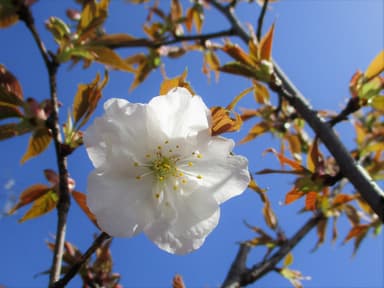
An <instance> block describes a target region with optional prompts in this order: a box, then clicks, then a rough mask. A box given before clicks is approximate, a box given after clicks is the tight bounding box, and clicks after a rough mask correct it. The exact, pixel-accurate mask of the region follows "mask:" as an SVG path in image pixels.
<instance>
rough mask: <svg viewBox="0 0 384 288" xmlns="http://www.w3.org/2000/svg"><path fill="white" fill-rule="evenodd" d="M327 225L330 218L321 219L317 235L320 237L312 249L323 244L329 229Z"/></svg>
mask: <svg viewBox="0 0 384 288" xmlns="http://www.w3.org/2000/svg"><path fill="white" fill-rule="evenodd" d="M327 225H328V219H327V218H325V219H322V220H320V221H319V223H318V224H317V237H318V239H317V242H316V245H315V247H314V248H313V249H312V251H315V250H316V249H317V248H319V247H320V245H321V244H323V243H324V240H325V233H326V231H327Z"/></svg>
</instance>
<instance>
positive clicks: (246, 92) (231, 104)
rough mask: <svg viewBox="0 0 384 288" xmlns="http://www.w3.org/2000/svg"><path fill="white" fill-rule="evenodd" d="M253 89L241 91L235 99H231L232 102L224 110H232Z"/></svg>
mask: <svg viewBox="0 0 384 288" xmlns="http://www.w3.org/2000/svg"><path fill="white" fill-rule="evenodd" d="M253 89H254V87H253V86H252V87H249V88H247V89H245V90H243V91H241V93H240V94H239V95H237V96H236V97H235V98H233V100H232V101H231V103H230V104H229V105H228V106H227V107H226V109H228V110H233V109H234V108H235V106H236V105H237V103H238V102H239V101H240V100H241V99H242V98H243V97H244V96H245V95H247V94H248V93H250V92H251V91H253Z"/></svg>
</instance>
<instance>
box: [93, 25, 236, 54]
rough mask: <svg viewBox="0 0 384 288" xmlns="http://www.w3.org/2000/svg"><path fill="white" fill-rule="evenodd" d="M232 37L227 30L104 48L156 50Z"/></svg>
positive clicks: (110, 45) (133, 41) (234, 33)
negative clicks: (148, 48)
mask: <svg viewBox="0 0 384 288" xmlns="http://www.w3.org/2000/svg"><path fill="white" fill-rule="evenodd" d="M234 35H236V32H235V31H234V30H233V29H227V30H223V31H219V32H214V33H207V34H198V35H186V36H174V38H173V39H170V40H164V41H153V40H150V39H147V38H137V39H134V40H128V41H126V42H123V41H122V42H119V43H118V44H107V45H106V46H107V47H109V48H111V49H117V48H133V47H151V48H158V47H160V46H165V45H171V44H176V43H180V42H186V41H194V40H197V41H199V42H205V41H206V40H209V39H214V38H220V37H226V36H234ZM95 43H97V41H95Z"/></svg>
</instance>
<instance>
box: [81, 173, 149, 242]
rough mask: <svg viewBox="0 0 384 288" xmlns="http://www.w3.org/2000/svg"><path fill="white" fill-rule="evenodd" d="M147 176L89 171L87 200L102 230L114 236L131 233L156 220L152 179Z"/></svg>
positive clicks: (137, 231)
mask: <svg viewBox="0 0 384 288" xmlns="http://www.w3.org/2000/svg"><path fill="white" fill-rule="evenodd" d="M145 180H147V179H145ZM145 180H144V179H141V180H137V179H127V178H119V177H114V175H105V174H100V173H97V171H94V172H93V173H91V174H90V175H89V178H88V197H87V204H88V206H89V208H90V209H91V211H92V212H93V213H94V214H95V215H96V219H97V222H98V224H99V226H100V227H101V229H102V230H103V231H105V232H107V233H108V234H109V235H111V236H117V237H124V236H125V237H127V236H128V237H130V236H133V235H135V234H137V233H139V232H141V231H142V230H143V229H144V228H145V227H146V226H148V225H150V224H151V223H152V222H153V220H154V217H155V215H154V214H155V206H154V201H153V200H154V199H153V197H152V193H151V192H152V191H151V189H152V181H145ZM148 180H149V179H148Z"/></svg>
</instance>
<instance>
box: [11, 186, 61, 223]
mask: <svg viewBox="0 0 384 288" xmlns="http://www.w3.org/2000/svg"><path fill="white" fill-rule="evenodd" d="M58 200H59V197H58V196H57V194H56V193H55V192H54V191H52V190H49V191H48V192H47V193H45V194H44V195H42V196H41V197H39V198H37V199H36V200H35V201H34V202H33V205H32V207H31V209H29V210H28V211H27V213H25V215H24V216H23V217H22V218H21V219H20V220H19V222H20V223H22V222H24V221H26V220H30V219H34V218H37V217H40V216H42V215H44V214H46V213H48V212H50V211H52V210H53V209H55V207H56V204H57V201H58Z"/></svg>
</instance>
